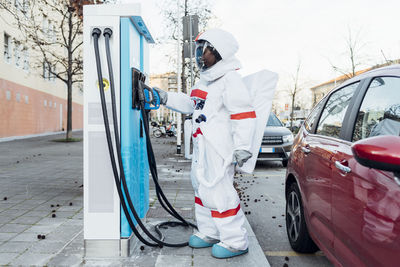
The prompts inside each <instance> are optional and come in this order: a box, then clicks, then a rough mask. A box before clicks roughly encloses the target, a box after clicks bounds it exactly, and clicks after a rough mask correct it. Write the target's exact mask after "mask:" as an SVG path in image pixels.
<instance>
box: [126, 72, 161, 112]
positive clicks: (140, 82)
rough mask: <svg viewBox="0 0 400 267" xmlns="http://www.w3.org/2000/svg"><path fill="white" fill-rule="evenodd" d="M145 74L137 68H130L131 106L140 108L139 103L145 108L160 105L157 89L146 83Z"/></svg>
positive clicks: (148, 108)
mask: <svg viewBox="0 0 400 267" xmlns="http://www.w3.org/2000/svg"><path fill="white" fill-rule="evenodd" d="M145 80H146V76H145V75H144V74H143V73H142V72H141V71H140V70H138V69H136V68H132V107H133V108H135V109H140V105H141V103H142V104H143V106H144V109H145V110H154V109H158V108H159V107H160V96H159V95H158V93H157V91H156V90H154V89H153V88H151V87H150V86H148V85H146V83H145Z"/></svg>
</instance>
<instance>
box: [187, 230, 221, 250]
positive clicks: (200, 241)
mask: <svg viewBox="0 0 400 267" xmlns="http://www.w3.org/2000/svg"><path fill="white" fill-rule="evenodd" d="M218 242H219V240H217V239H214V238H211V237H208V236H206V235H203V234H200V233H196V234H194V235H191V236H190V238H189V247H192V248H208V247H212V246H213V245H214V244H216V243H218Z"/></svg>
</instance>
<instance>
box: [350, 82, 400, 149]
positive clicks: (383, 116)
mask: <svg viewBox="0 0 400 267" xmlns="http://www.w3.org/2000/svg"><path fill="white" fill-rule="evenodd" d="M399 134H400V78H397V77H377V78H374V79H373V80H372V82H371V84H370V85H369V87H368V90H367V92H366V94H365V96H364V99H363V102H362V104H361V107H360V110H359V111H358V114H357V119H356V122H355V125H354V131H353V137H352V141H354V142H355V141H358V140H361V139H363V138H367V137H371V136H377V135H397V136H398V135H399Z"/></svg>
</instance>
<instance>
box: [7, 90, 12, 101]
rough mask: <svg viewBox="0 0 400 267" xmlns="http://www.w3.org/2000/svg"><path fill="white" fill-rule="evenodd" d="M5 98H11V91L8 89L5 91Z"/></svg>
mask: <svg viewBox="0 0 400 267" xmlns="http://www.w3.org/2000/svg"><path fill="white" fill-rule="evenodd" d="M6 98H7V100H10V99H11V92H10V91H6Z"/></svg>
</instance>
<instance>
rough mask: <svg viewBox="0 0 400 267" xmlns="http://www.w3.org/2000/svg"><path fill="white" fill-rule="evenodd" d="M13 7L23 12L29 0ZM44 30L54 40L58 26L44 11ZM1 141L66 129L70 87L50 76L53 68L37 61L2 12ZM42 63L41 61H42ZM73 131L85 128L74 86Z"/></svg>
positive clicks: (12, 21) (80, 96) (80, 100)
mask: <svg viewBox="0 0 400 267" xmlns="http://www.w3.org/2000/svg"><path fill="white" fill-rule="evenodd" d="M9 2H10V3H9V4H10V8H12V9H14V10H16V11H21V12H23V9H24V8H26V7H25V5H26V4H27V3H29V1H22V0H21V1H17V0H16V1H9ZM41 13H42V16H41V17H40V18H36V19H37V20H41V21H42V23H41V27H42V29H44V30H45V31H46V33H47V34H48V35H49V38H55V37H54V32H55V27H56V25H57V23H56V22H55V21H54V20H52V19H51V16H48V15H46V14H45V11H43V12H41ZM0 20H1V23H0V47H1V50H2V51H3V55H2V56H1V57H0V138H4V137H14V136H26V135H35V134H43V133H48V132H57V131H64V130H66V128H67V87H66V84H65V83H64V82H62V81H60V80H59V79H57V78H56V77H54V75H52V74H51V72H50V69H49V68H51V67H52V66H49V65H48V64H43V65H42V66H41V67H38V66H37V64H34V62H36V61H38V58H37V57H38V54H37V53H35V52H34V51H33V49H32V47H30V46H29V44H26V43H24V42H23V41H22V40H23V38H22V34H21V32H20V31H19V30H18V28H17V27H16V23H15V19H14V17H13V16H12V15H11V14H10V13H9V12H8V11H6V10H4V9H0ZM54 49H57V48H54ZM39 60H40V59H39ZM72 99H73V104H72V128H73V129H82V128H83V94H82V90H81V88H79V87H78V86H75V88H74V89H73V94H72Z"/></svg>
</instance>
